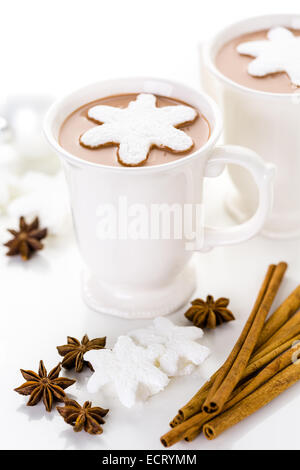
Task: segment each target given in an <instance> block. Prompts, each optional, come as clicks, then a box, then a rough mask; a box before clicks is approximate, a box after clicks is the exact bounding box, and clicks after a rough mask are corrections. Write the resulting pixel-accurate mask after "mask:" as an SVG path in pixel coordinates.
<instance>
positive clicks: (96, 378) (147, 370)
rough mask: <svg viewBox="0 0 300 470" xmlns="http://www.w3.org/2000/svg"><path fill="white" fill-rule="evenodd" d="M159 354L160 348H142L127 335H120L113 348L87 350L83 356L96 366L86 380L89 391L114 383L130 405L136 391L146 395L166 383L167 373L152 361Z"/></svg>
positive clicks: (137, 397) (122, 399)
mask: <svg viewBox="0 0 300 470" xmlns="http://www.w3.org/2000/svg"><path fill="white" fill-rule="evenodd" d="M159 354H160V348H150V349H144V348H141V347H139V346H137V345H135V344H134V342H133V341H132V339H130V338H129V337H128V336H119V338H118V341H117V342H116V344H115V346H114V348H113V350H112V351H111V350H109V349H101V350H99V351H88V352H87V353H86V355H85V359H87V360H88V361H91V362H92V364H93V367H94V369H95V372H94V374H93V375H92V377H91V378H90V379H89V381H88V384H87V388H88V391H89V392H91V393H94V392H96V391H98V390H99V389H100V388H101V387H103V386H104V385H105V384H107V383H113V384H114V386H115V390H116V392H117V395H118V397H119V400H120V402H121V403H122V404H123V405H124V406H126V407H128V408H131V407H132V406H133V405H134V404H135V403H136V402H137V400H138V399H139V394H141V395H142V396H143V399H145V398H146V397H148V396H151V395H154V394H156V393H158V392H160V391H161V390H163V389H164V388H165V387H166V386H167V385H168V382H169V379H168V377H167V375H166V374H164V373H163V372H162V371H161V370H159V369H158V368H157V367H155V365H154V363H155V361H156V358H157V357H158V356H159Z"/></svg>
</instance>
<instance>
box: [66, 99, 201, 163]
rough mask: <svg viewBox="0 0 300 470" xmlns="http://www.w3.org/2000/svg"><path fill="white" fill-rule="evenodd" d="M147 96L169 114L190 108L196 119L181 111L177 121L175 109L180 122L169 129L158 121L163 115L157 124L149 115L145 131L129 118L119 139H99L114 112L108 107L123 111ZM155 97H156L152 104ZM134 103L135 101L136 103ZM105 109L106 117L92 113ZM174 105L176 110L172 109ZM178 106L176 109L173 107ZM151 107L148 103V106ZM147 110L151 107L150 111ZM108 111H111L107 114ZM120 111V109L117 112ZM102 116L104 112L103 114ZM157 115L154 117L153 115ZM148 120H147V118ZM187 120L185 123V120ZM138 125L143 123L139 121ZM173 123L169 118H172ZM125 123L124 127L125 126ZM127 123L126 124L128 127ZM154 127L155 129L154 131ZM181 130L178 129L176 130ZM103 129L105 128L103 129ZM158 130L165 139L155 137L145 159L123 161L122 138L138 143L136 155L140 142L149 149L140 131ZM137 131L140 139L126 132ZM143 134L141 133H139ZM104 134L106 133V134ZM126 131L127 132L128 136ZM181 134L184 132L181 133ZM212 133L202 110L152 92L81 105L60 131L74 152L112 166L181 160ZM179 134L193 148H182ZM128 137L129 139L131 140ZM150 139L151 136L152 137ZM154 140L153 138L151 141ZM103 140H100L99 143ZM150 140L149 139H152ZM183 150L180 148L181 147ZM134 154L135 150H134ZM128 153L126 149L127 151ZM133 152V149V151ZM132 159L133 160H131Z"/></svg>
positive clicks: (78, 155) (70, 151)
mask: <svg viewBox="0 0 300 470" xmlns="http://www.w3.org/2000/svg"><path fill="white" fill-rule="evenodd" d="M141 96H142V97H144V98H145V100H146V102H147V99H149V97H150V105H152V106H155V107H156V108H158V109H163V108H164V107H166V110H165V111H166V114H167V113H168V110H169V111H170V114H172V111H174V110H175V107H177V108H176V109H177V110H178V113H179V114H180V109H181V108H185V111H186V107H188V108H189V109H190V111H191V110H193V112H194V116H193V117H192V119H190V118H189V117H188V118H185V117H184V116H189V115H190V114H189V113H187V114H181V116H178V119H177V120H176V118H177V116H176V113H175V119H174V112H173V118H172V119H173V122H175V121H176V123H174V124H172V126H173V127H172V128H170V127H168V129H167V130H166V129H164V130H163V129H159V126H160V123H159V122H158V121H159V119H160V117H159V118H158V121H156V120H155V117H154V122H153V126H152V127H151V122H150V118H149V122H146V124H145V125H147V126H148V128H147V129H146V130H145V128H144V127H143V126H142V127H141V128H140V127H139V126H135V125H134V121H132V125H131V127H130V122H128V121H129V120H130V119H131V117H129V118H128V119H127V122H125V123H124V122H123V124H122V122H121V124H120V126H121V127H120V128H119V129H117V131H118V132H119V134H118V138H116V136H115V135H114V136H112V137H111V138H110V137H109V133H108V135H107V138H106V139H104V138H103V135H102V136H101V139H102V140H101V139H100V140H101V142H100V140H99V139H98V140H97V137H99V136H97V135H96V133H97V129H96V128H98V129H100V127H102V126H104V125H106V124H107V123H108V124H109V123H110V117H111V115H110V112H111V111H114V110H111V108H108V107H113V108H119V109H120V110H125V111H126V110H127V109H128V106H129V105H130V106H133V108H134V106H135V103H136V101H137V100H139V99H140V97H141ZM151 98H152V99H153V101H152V103H151ZM132 102H135V103H134V104H133V103H132ZM97 107H99V108H101V109H102V112H103V110H104V112H105V117H107V120H106V119H102V118H97V119H96V118H95V116H98V115H97V113H96V114H93V113H91V109H93V110H96V111H97V109H99V108H97ZM171 107H172V109H171ZM173 107H174V110H173ZM146 108H147V105H146ZM139 112H140V113H141V114H140V116H141V119H140V121H141V120H142V118H143V110H139ZM145 112H147V109H146V111H145ZM107 113H108V114H107ZM117 113H118V111H117ZM100 116H101V114H100ZM152 117H153V116H152ZM145 121H147V120H145ZM182 121H184V122H182ZM138 124H140V123H139V122H138ZM168 124H169V121H168ZM122 126H123V127H122ZM124 126H125V127H124ZM162 127H164V122H162ZM152 128H153V131H152ZM92 129H94V131H91V132H95V135H89V134H88V132H87V131H90V130H92ZM176 129H177V130H176ZM101 130H102V131H103V130H104V129H101ZM178 130H180V131H182V132H181V133H179V135H176V132H178ZM147 132H148V133H150V135H152V134H151V133H154V132H158V134H159V132H160V133H162V138H161V140H159V139H158V140H157V139H156V140H155V139H154V138H152V139H153V142H152V143H151V145H149V150H148V152H146V153H145V158H141V161H139V160H138V159H136V160H134V156H132V155H129V157H128V160H125V161H123V160H122V152H121V148H120V147H121V144H120V141H122V140H121V138H123V140H124V137H125V140H126V142H125V144H127V143H128V142H127V140H129V146H130V145H131V146H133V147H134V146H136V149H135V150H136V154H138V153H139V145H140V146H141V147H142V148H143V150H144V151H145V146H144V147H143V141H140V139H139V137H140V134H141V133H142V134H143V133H144V134H145V133H146V135H148V134H147ZM126 133H127V134H130V133H133V134H134V137H135V138H136V139H137V141H135V140H133V141H132V139H131V136H130V135H126ZM139 133H140V134H139ZM173 133H174V145H173V141H172V139H173ZM183 133H184V134H185V135H186V136H188V138H186V137H185V136H183V135H182V134H183ZM102 134H103V133H102ZM124 134H125V135H124ZM180 134H181V135H180ZM85 136H88V137H89V139H85ZM209 136H210V126H209V123H208V121H207V119H206V118H205V116H203V115H202V113H201V111H200V110H198V109H195V108H194V107H193V106H191V105H189V104H187V103H183V102H181V101H179V100H177V99H174V98H169V97H165V96H158V95H156V96H155V97H154V95H148V94H142V95H141V94H138V93H133V94H124V95H117V96H109V97H106V98H101V99H99V100H96V101H93V102H90V103H87V104H85V105H84V106H81V107H80V108H78V109H76V110H75V111H74V112H73V113H72V114H70V115H69V116H68V117H67V118H66V119H65V121H64V123H63V124H62V126H61V129H60V133H59V144H60V145H61V146H62V147H63V148H64V149H65V150H66V151H67V152H69V153H70V154H72V155H74V156H76V157H78V158H80V159H83V160H86V161H89V162H93V163H98V164H101V165H108V166H120V167H121V166H123V165H125V166H153V165H161V164H165V163H169V162H175V161H178V159H181V158H184V157H185V156H187V155H190V154H192V153H194V152H195V151H196V150H198V149H199V148H201V147H202V146H203V145H204V144H205V143H206V142H207V141H208V139H209ZM177 137H179V140H180V139H182V138H183V139H184V138H186V139H187V140H189V141H190V145H188V144H187V145H186V147H189V148H188V149H185V150H182V147H181V146H180V145H181V144H182V141H181V142H178V141H176V138H177ZM127 138H128V139H127ZM149 139H150V138H149ZM149 141H150V140H149ZM99 142H100V143H99ZM148 143H149V142H148ZM125 144H124V148H125V153H126V145H125ZM178 149H179V150H178ZM133 153H134V152H133ZM123 154H124V152H123ZM129 154H130V152H129ZM130 158H132V160H130Z"/></svg>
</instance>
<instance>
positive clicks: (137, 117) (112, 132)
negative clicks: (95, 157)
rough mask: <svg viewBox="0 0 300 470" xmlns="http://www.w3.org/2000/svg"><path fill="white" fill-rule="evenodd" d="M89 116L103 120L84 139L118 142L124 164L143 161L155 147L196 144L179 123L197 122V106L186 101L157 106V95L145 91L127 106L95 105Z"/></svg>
mask: <svg viewBox="0 0 300 470" xmlns="http://www.w3.org/2000/svg"><path fill="white" fill-rule="evenodd" d="M88 117H89V118H90V119H92V120H93V121H96V122H97V123H99V124H101V125H99V126H97V127H93V128H92V129H89V130H88V131H86V132H85V133H84V134H83V135H82V136H81V137H80V143H81V144H82V145H83V146H85V147H88V148H99V147H101V146H103V145H107V144H118V145H119V148H118V151H117V156H118V160H119V161H120V163H122V164H123V165H127V166H136V165H140V164H141V163H143V162H144V161H145V160H146V159H147V157H148V154H149V152H150V150H151V147H153V146H156V147H159V148H167V149H170V150H172V151H173V152H184V151H187V150H190V149H191V148H192V147H193V144H194V143H193V140H192V139H191V137H190V136H188V135H187V134H186V133H185V132H183V131H182V130H180V129H177V128H176V126H179V125H180V124H185V123H188V122H193V121H194V120H195V119H196V117H197V112H196V110H195V109H193V108H191V107H189V106H185V105H175V106H165V107H162V108H157V107H156V97H155V96H154V95H152V94H147V93H141V94H140V95H138V96H137V98H136V100H135V101H131V102H130V103H129V105H128V107H127V108H125V109H122V108H116V107H113V106H104V105H99V106H93V107H92V108H90V109H89V111H88Z"/></svg>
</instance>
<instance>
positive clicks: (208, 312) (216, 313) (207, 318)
mask: <svg viewBox="0 0 300 470" xmlns="http://www.w3.org/2000/svg"><path fill="white" fill-rule="evenodd" d="M191 304H192V306H191V307H190V308H189V309H188V311H187V312H186V313H185V316H186V318H188V319H189V320H191V321H192V322H193V323H194V325H195V326H198V327H199V328H215V327H216V326H218V325H221V323H225V322H228V321H231V320H234V319H235V318H234V315H233V313H232V312H231V311H230V310H229V309H228V308H227V306H228V304H229V299H225V298H224V297H221V298H220V299H218V300H216V301H214V298H213V296H212V295H208V296H207V297H206V301H204V300H202V299H195V300H193V301H192V302H191Z"/></svg>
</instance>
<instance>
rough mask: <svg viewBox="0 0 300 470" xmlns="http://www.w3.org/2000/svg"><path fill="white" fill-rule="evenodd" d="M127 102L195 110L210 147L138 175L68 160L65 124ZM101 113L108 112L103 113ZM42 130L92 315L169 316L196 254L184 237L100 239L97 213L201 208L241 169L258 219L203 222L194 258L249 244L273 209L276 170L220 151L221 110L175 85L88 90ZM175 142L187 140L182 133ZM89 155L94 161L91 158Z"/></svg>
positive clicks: (133, 82) (58, 107)
mask: <svg viewBox="0 0 300 470" xmlns="http://www.w3.org/2000/svg"><path fill="white" fill-rule="evenodd" d="M124 94H142V95H139V96H141V97H142V99H140V98H138V99H139V100H140V101H143V100H144V101H149V100H150V101H151V100H153V99H155V98H153V97H150V98H147V97H146V98H145V94H149V95H155V96H156V97H157V99H159V97H165V99H169V100H170V99H175V100H180V102H184V104H186V105H188V106H189V107H193V108H194V109H196V110H197V111H198V112H199V113H201V117H200V118H202V115H203V116H204V117H205V118H206V120H207V122H208V123H209V126H210V133H209V136H208V138H207V141H206V142H205V143H204V144H203V145H202V146H201V147H200V148H196V149H195V150H194V151H191V152H190V153H188V154H186V155H183V156H182V155H181V156H178V158H176V159H174V160H172V161H167V163H163V164H156V165H152V166H145V165H141V166H135V167H128V166H122V165H115V166H113V165H103V164H101V163H99V162H97V163H95V162H93V161H87V160H84V159H82V158H79V157H78V156H76V155H74V153H75V151H74V152H73V153H70V152H68V151H67V150H66V149H65V148H63V146H62V145H61V144H60V141H59V134H60V130H61V128H62V125H63V123H64V122H66V118H68V116H70V115H72V113H73V115H74V112H75V111H76V110H78V109H81V107H82V106H84V105H86V104H87V103H92V102H95V101H96V100H99V99H102V98H105V97H114V96H115V97H118V96H122V95H124ZM130 105H131V104H130ZM96 108H97V106H96ZM103 108H105V112H107V106H106V107H103ZM161 109H163V108H161ZM110 111H111V110H110ZM175 114H176V113H175ZM198 119H199V118H198ZM91 125H92V126H95V123H92V124H91ZM44 130H45V135H46V137H47V139H48V141H49V143H50V145H51V146H52V148H53V149H54V150H55V151H56V152H57V153H58V155H59V156H60V157H61V160H62V163H63V167H64V171H65V174H66V179H67V183H68V187H69V193H70V203H71V207H72V213H73V221H74V228H75V233H76V237H77V241H78V245H79V249H80V252H81V255H82V258H83V261H84V270H83V277H82V282H83V295H84V299H85V301H86V302H87V304H88V305H89V306H90V307H91V308H93V309H95V310H97V311H101V312H104V313H107V314H111V315H117V316H121V317H125V318H150V317H155V316H159V315H166V314H169V313H171V312H173V311H175V310H177V309H178V308H180V307H181V306H183V305H184V304H185V303H186V302H187V301H188V299H189V298H190V296H191V294H192V292H193V290H194V289H195V287H196V276H195V272H194V268H193V263H190V261H191V258H192V255H193V251H192V250H191V249H187V243H186V239H185V238H184V237H182V238H181V239H178V238H175V237H173V238H172V237H170V238H169V239H162V238H158V239H157V238H156V239H152V238H147V237H146V238H143V239H131V238H130V237H121V239H120V237H116V238H113V237H112V238H110V237H107V239H105V238H103V237H99V230H98V228H99V226H98V224H99V214H100V212H101V211H100V212H99V207H100V206H101V205H103V203H105V204H110V205H112V206H113V207H119V206H118V204H119V202H120V198H122V200H126V204H127V206H130V205H133V204H139V205H142V206H143V208H147V209H149V210H150V209H151V207H152V205H153V204H154V203H156V204H157V203H158V204H164V205H166V204H167V205H168V206H170V207H173V205H174V204H175V205H177V206H179V207H181V206H184V205H186V204H192V205H200V206H201V205H202V204H204V205H205V201H204V202H203V201H202V192H203V191H202V189H203V179H204V177H215V176H218V175H219V174H220V172H222V171H223V169H224V166H225V165H226V164H227V163H230V164H236V165H240V166H241V167H243V168H244V169H245V171H249V173H250V174H251V175H252V177H253V179H254V180H255V182H256V184H257V190H258V194H259V203H258V208H257V211H256V212H255V214H254V215H253V217H252V218H251V219H250V220H248V221H247V222H245V223H243V224H241V225H237V226H234V227H227V228H214V227H206V226H205V225H204V223H203V220H200V222H199V221H198V222H199V223H200V225H201V230H202V240H201V246H198V245H197V246H196V249H199V251H207V250H209V249H211V248H213V247H215V246H219V245H230V244H235V243H239V242H242V241H244V240H247V239H249V238H251V237H253V236H254V235H255V234H257V233H258V232H259V231H260V230H261V228H262V226H263V224H264V222H265V220H266V218H267V216H268V214H269V211H270V209H271V204H272V188H273V176H274V167H273V166H272V165H271V164H266V163H264V162H263V160H262V159H261V158H260V157H259V156H258V155H257V154H256V153H254V152H253V151H252V150H248V149H246V148H242V147H238V146H217V145H216V143H217V140H218V139H219V137H220V134H221V131H222V119H221V115H220V112H219V110H218V107H217V106H216V104H215V103H214V101H213V100H212V99H211V98H210V97H208V96H206V95H205V94H203V93H199V92H197V91H195V90H193V89H191V88H188V87H187V86H184V85H182V84H180V83H176V82H173V81H166V80H161V79H156V78H126V79H115V80H110V81H104V82H99V83H95V84H92V85H89V86H86V87H85V88H82V89H80V90H78V91H75V92H74V93H72V94H70V95H68V96H66V97H64V98H63V99H61V100H59V101H57V102H56V103H54V104H53V105H52V107H51V108H50V110H49V111H48V114H47V116H46V118H45V123H44ZM182 130H183V131H184V130H185V129H184V128H183V129H182ZM175 133H176V131H175ZM179 134H180V138H181V137H183V138H184V139H185V137H186V136H183V135H182V134H183V132H182V133H179ZM79 137H80V136H79V135H78V138H79ZM125 137H126V136H125ZM76 138H77V137H76ZM80 138H81V137H80ZM76 142H77V141H76ZM76 148H77V149H79V147H78V146H77V147H76ZM81 150H82V149H80V151H81ZM90 152H91V155H94V154H93V153H92V152H93V150H91V151H90ZM150 153H151V152H150ZM99 155H101V154H99ZM220 203H221V201H220ZM123 216H124V214H122V213H121V214H118V217H123ZM97 227H98V228H97Z"/></svg>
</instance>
